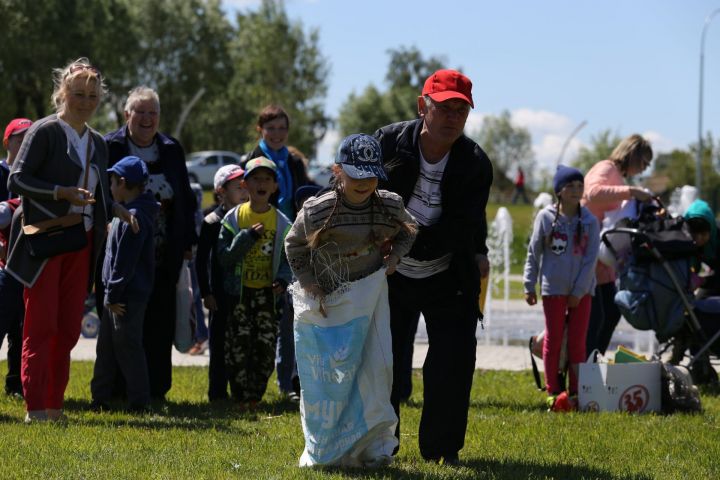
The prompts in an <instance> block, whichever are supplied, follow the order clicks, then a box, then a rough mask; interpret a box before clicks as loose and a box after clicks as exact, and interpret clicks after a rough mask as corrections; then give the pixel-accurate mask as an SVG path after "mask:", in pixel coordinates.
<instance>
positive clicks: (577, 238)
mask: <svg viewBox="0 0 720 480" xmlns="http://www.w3.org/2000/svg"><path fill="white" fill-rule="evenodd" d="M559 216H560V195H558V199H557V202H556V203H555V217H554V218H553V221H552V226H551V228H550V233H549V234H548V236H547V237H546V238H545V245H550V244H551V243H552V237H553V234H554V233H555V228H556V227H557V224H558V217H559ZM577 217H578V223H577V228H576V229H575V239H574V240H573V243H574V244H575V245H578V244H579V243H580V239H581V238H582V233H583V228H582V207H581V206H580V204H579V203H578V208H577Z"/></svg>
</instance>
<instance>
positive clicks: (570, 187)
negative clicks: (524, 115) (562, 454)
mask: <svg viewBox="0 0 720 480" xmlns="http://www.w3.org/2000/svg"><path fill="white" fill-rule="evenodd" d="M553 187H554V189H555V194H556V195H557V202H556V203H555V204H552V205H548V206H547V207H545V208H544V209H543V210H541V211H540V212H539V213H538V215H537V216H536V217H535V224H534V226H533V233H532V237H531V239H530V244H529V245H528V253H527V259H526V261H525V272H524V278H523V280H524V283H525V300H526V301H527V303H528V304H529V305H535V304H536V303H537V295H536V293H535V285H536V284H537V283H538V281H539V283H540V294H541V295H542V303H543V310H544V312H545V339H544V343H543V364H544V366H545V383H546V385H547V391H548V395H550V399H549V402H548V403H549V404H550V406H551V407H552V406H553V404H554V400H555V397H556V396H557V395H559V394H560V393H561V392H562V391H563V390H565V386H564V385H561V384H560V376H559V375H558V372H559V370H560V365H559V362H560V350H561V348H562V342H563V335H564V331H565V329H566V328H567V350H568V360H569V362H570V367H571V368H570V388H569V394H570V397H571V399H572V398H573V396H574V395H577V388H578V378H577V370H578V364H579V363H580V362H583V361H584V360H585V355H586V352H585V336H586V334H587V328H588V321H589V318H590V304H591V302H590V299H591V294H592V292H593V291H594V289H595V262H596V261H597V254H598V247H599V244H600V234H599V226H598V222H597V219H596V218H595V217H594V216H593V215H592V214H591V213H590V211H589V210H588V209H587V208H585V207H582V206H580V198H581V197H582V194H583V175H582V173H581V172H580V171H579V170H577V169H575V168H570V167H566V166H563V165H560V166H558V168H557V172H556V173H555V178H554V179H553Z"/></svg>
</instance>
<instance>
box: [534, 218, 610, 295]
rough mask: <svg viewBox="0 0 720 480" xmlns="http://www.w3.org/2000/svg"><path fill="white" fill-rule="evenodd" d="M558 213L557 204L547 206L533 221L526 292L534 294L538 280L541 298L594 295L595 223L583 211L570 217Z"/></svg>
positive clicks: (597, 231) (597, 243)
mask: <svg viewBox="0 0 720 480" xmlns="http://www.w3.org/2000/svg"><path fill="white" fill-rule="evenodd" d="M557 209H558V206H557V204H552V205H548V206H547V207H545V208H544V209H542V210H540V212H538V214H537V216H536V217H535V223H534V225H533V232H532V237H531V238H530V244H529V245H528V252H527V258H526V260H525V271H524V274H523V283H524V288H525V292H526V293H532V292H535V285H536V284H537V283H538V277H539V280H540V294H541V295H542V296H548V295H573V296H576V297H582V296H584V295H586V294H588V293H589V294H593V293H594V291H595V283H596V280H595V263H596V261H597V255H598V248H599V246H600V227H599V225H598V221H597V219H596V218H595V216H594V215H593V214H592V213H590V211H589V210H588V209H587V208H585V207H580V215H579V216H578V215H573V216H572V217H567V216H565V215H563V214H562V213H560V214H559V213H558V210H557ZM578 222H580V225H581V227H582V228H581V229H580V238H577V237H578Z"/></svg>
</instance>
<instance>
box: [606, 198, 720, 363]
mask: <svg viewBox="0 0 720 480" xmlns="http://www.w3.org/2000/svg"><path fill="white" fill-rule="evenodd" d="M602 242H603V244H604V245H605V247H606V248H607V249H608V250H609V251H610V252H611V253H612V255H613V256H614V257H615V258H616V259H617V264H616V265H617V273H618V292H617V294H616V295H615V304H616V305H617V306H618V308H619V309H620V311H621V313H622V315H623V317H624V318H625V319H626V320H627V321H628V323H630V324H631V325H632V326H633V327H635V328H637V329H638V330H653V331H654V332H655V336H656V337H657V340H658V342H659V343H660V344H665V345H664V347H662V348H661V349H660V352H659V354H660V355H662V354H663V353H664V352H665V351H667V350H668V349H669V348H670V347H673V348H674V351H673V356H672V358H671V361H670V363H673V364H679V363H680V362H681V361H682V360H683V358H684V352H685V350H686V348H685V347H686V346H687V345H688V343H687V340H688V339H689V338H692V339H694V340H693V341H692V342H691V344H695V345H698V344H702V347H701V348H699V349H695V350H693V349H691V355H690V362H689V363H688V365H687V368H688V369H689V370H690V372H691V374H693V367H694V365H695V363H696V362H697V361H698V359H700V358H701V356H702V355H704V354H705V352H706V351H707V350H708V349H709V348H711V346H712V345H713V342H714V341H715V340H716V339H717V337H720V334H718V335H716V336H715V337H713V338H712V339H711V338H708V335H707V334H706V332H705V330H704V329H703V326H702V324H701V321H700V320H699V318H698V317H699V316H700V317H701V318H703V319H705V318H707V317H708V315H712V313H711V312H710V311H708V302H696V301H695V299H694V296H693V287H692V277H691V263H692V259H693V258H694V257H696V256H697V253H698V247H697V245H696V244H695V242H694V241H693V238H692V236H691V235H690V232H689V229H688V226H687V223H686V222H685V220H684V219H683V218H682V217H674V218H673V217H670V216H669V215H668V214H667V211H666V210H665V208H664V206H663V205H662V203H660V201H659V199H655V200H654V201H652V202H650V203H645V204H640V205H639V212H638V215H637V218H635V219H624V220H621V221H620V222H618V223H617V224H616V226H615V227H614V228H611V229H609V230H606V231H605V232H604V233H603V235H602ZM718 300H720V299H718ZM710 305H713V304H712V303H710ZM715 306H716V308H717V318H718V321H720V301H718V302H715ZM678 339H682V340H680V341H679V340H678ZM693 351H695V353H694V354H692V352H693ZM695 376H696V375H694V374H693V377H695Z"/></svg>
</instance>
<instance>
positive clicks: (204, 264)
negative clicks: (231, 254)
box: [195, 205, 227, 298]
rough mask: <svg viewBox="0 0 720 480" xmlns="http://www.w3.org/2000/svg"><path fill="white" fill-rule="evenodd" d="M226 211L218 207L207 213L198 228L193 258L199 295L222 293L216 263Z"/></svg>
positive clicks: (220, 273) (219, 273)
mask: <svg viewBox="0 0 720 480" xmlns="http://www.w3.org/2000/svg"><path fill="white" fill-rule="evenodd" d="M226 213H227V211H226V210H225V207H223V206H222V205H219V206H218V207H217V208H215V210H213V211H212V212H210V213H208V214H207V215H206V216H205V218H204V219H203V223H202V226H201V227H200V240H198V248H197V254H196V256H195V269H196V271H197V278H198V286H199V287H200V295H201V296H202V297H203V298H205V296H206V295H210V294H212V295H218V294H222V293H224V292H223V277H222V270H221V269H220V264H219V263H218V256H217V250H216V249H215V245H216V244H217V241H218V237H219V236H220V227H221V226H222V219H223V218H224V217H225V214H226Z"/></svg>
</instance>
